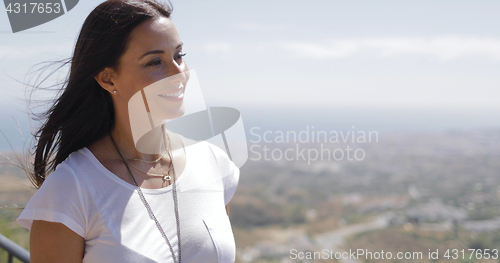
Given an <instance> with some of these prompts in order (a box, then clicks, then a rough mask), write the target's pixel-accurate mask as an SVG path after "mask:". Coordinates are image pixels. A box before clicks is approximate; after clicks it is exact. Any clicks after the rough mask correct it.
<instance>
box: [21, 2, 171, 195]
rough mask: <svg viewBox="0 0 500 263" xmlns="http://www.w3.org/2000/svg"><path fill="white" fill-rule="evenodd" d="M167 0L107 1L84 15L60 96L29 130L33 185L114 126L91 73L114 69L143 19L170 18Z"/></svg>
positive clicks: (108, 99)
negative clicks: (33, 129) (32, 142)
mask: <svg viewBox="0 0 500 263" xmlns="http://www.w3.org/2000/svg"><path fill="white" fill-rule="evenodd" d="M171 13H172V7H171V4H168V5H167V4H164V3H160V2H157V1H155V0H108V1H106V2H104V3H102V4H100V5H99V6H97V7H96V8H95V9H94V10H93V11H92V12H91V13H90V14H89V16H88V17H87V19H86V20H85V22H84V24H83V26H82V29H81V31H80V34H79V36H78V40H77V42H76V45H75V49H74V52H73V56H72V58H71V60H70V61H68V62H67V63H71V68H70V72H69V76H68V77H67V80H66V81H65V82H64V83H63V84H62V87H61V89H62V93H61V95H60V96H59V97H58V98H57V99H56V100H55V101H54V102H53V104H52V106H51V107H50V109H49V110H48V111H47V112H45V113H43V115H42V125H41V127H40V128H39V130H38V131H37V132H36V133H35V134H34V135H35V138H36V140H37V143H36V146H35V148H34V156H35V158H34V161H33V167H32V168H30V169H29V171H28V176H29V178H30V180H31V182H32V183H33V184H34V185H35V187H36V188H39V187H40V186H41V185H42V183H43V182H44V180H45V178H46V176H47V175H48V174H50V173H51V172H52V171H53V170H54V169H55V167H56V166H57V165H58V164H59V163H61V162H62V161H64V160H65V159H66V158H67V157H68V156H69V155H70V154H71V153H72V152H74V151H76V150H79V149H81V148H83V147H86V146H90V145H91V144H92V143H94V142H96V141H98V140H99V139H101V138H103V137H104V136H106V135H107V134H108V133H109V132H110V131H111V129H112V128H113V127H114V125H115V114H114V108H113V101H112V99H111V95H110V94H109V92H108V91H106V90H105V89H103V88H102V87H101V86H100V85H99V84H98V83H97V81H96V80H95V79H94V77H95V76H96V75H97V74H98V73H99V72H101V71H102V70H103V69H104V68H106V67H111V68H113V69H115V70H118V67H119V59H120V57H121V56H122V54H123V53H124V52H125V51H126V49H127V45H128V39H129V35H130V32H131V31H132V29H134V28H135V27H136V26H138V25H139V24H141V23H142V22H144V21H146V20H148V19H154V18H158V17H167V18H170V15H171Z"/></svg>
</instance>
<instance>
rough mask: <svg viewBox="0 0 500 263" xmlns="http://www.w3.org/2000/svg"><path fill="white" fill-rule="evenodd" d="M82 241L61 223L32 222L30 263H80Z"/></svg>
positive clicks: (83, 243) (82, 250) (83, 244)
mask: <svg viewBox="0 0 500 263" xmlns="http://www.w3.org/2000/svg"><path fill="white" fill-rule="evenodd" d="M84 251H85V241H84V239H83V238H82V237H81V236H79V235H78V234H76V233H75V232H73V231H72V230H71V229H69V228H68V227H67V226H65V225H63V224H61V223H54V222H47V221H43V220H33V224H32V226H31V233H30V254H31V255H30V259H31V263H49V262H50V263H59V262H61V263H62V262H64V263H82V259H83V253H84Z"/></svg>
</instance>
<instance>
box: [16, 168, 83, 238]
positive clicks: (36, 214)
mask: <svg viewBox="0 0 500 263" xmlns="http://www.w3.org/2000/svg"><path fill="white" fill-rule="evenodd" d="M33 220H44V221H49V222H57V223H62V224H64V225H65V226H67V227H68V228H69V229H71V230H72V231H73V232H75V233H77V234H78V235H80V236H81V237H84V238H85V224H86V221H85V212H84V204H83V197H82V191H81V189H80V185H79V183H78V181H77V178H76V175H75V173H74V172H73V170H72V169H71V168H70V167H69V166H68V165H65V164H63V163H61V164H59V165H58V166H57V168H56V170H55V171H53V172H52V173H51V174H50V175H49V176H47V178H46V179H45V181H44V182H43V184H42V186H41V187H40V188H39V189H38V190H37V191H36V193H35V194H34V195H33V197H32V198H31V199H30V201H29V202H28V204H26V207H25V208H24V210H23V212H22V213H21V215H19V217H18V218H17V222H18V223H19V224H20V225H22V226H23V227H25V228H27V229H29V230H31V225H32V224H33Z"/></svg>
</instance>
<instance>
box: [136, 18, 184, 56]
mask: <svg viewBox="0 0 500 263" xmlns="http://www.w3.org/2000/svg"><path fill="white" fill-rule="evenodd" d="M179 43H180V38H179V34H178V33H177V30H176V28H175V26H174V24H173V23H172V21H171V20H170V19H168V18H165V17H161V18H158V19H150V20H147V21H145V22H143V23H141V24H140V25H138V26H137V27H136V28H134V29H133V30H132V32H131V33H130V39H129V43H128V50H127V53H132V54H130V55H136V56H141V55H142V54H143V53H144V52H148V51H150V50H152V49H160V50H164V51H165V52H168V51H175V49H176V47H177V46H178V45H179Z"/></svg>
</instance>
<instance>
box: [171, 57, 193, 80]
mask: <svg viewBox="0 0 500 263" xmlns="http://www.w3.org/2000/svg"><path fill="white" fill-rule="evenodd" d="M185 69H186V62H184V61H182V63H181V64H177V62H176V61H175V60H172V62H171V65H170V66H169V67H168V71H169V72H168V74H167V77H168V78H170V79H171V82H176V83H180V82H184V81H186V79H187V78H188V76H187V74H186V71H185Z"/></svg>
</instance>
